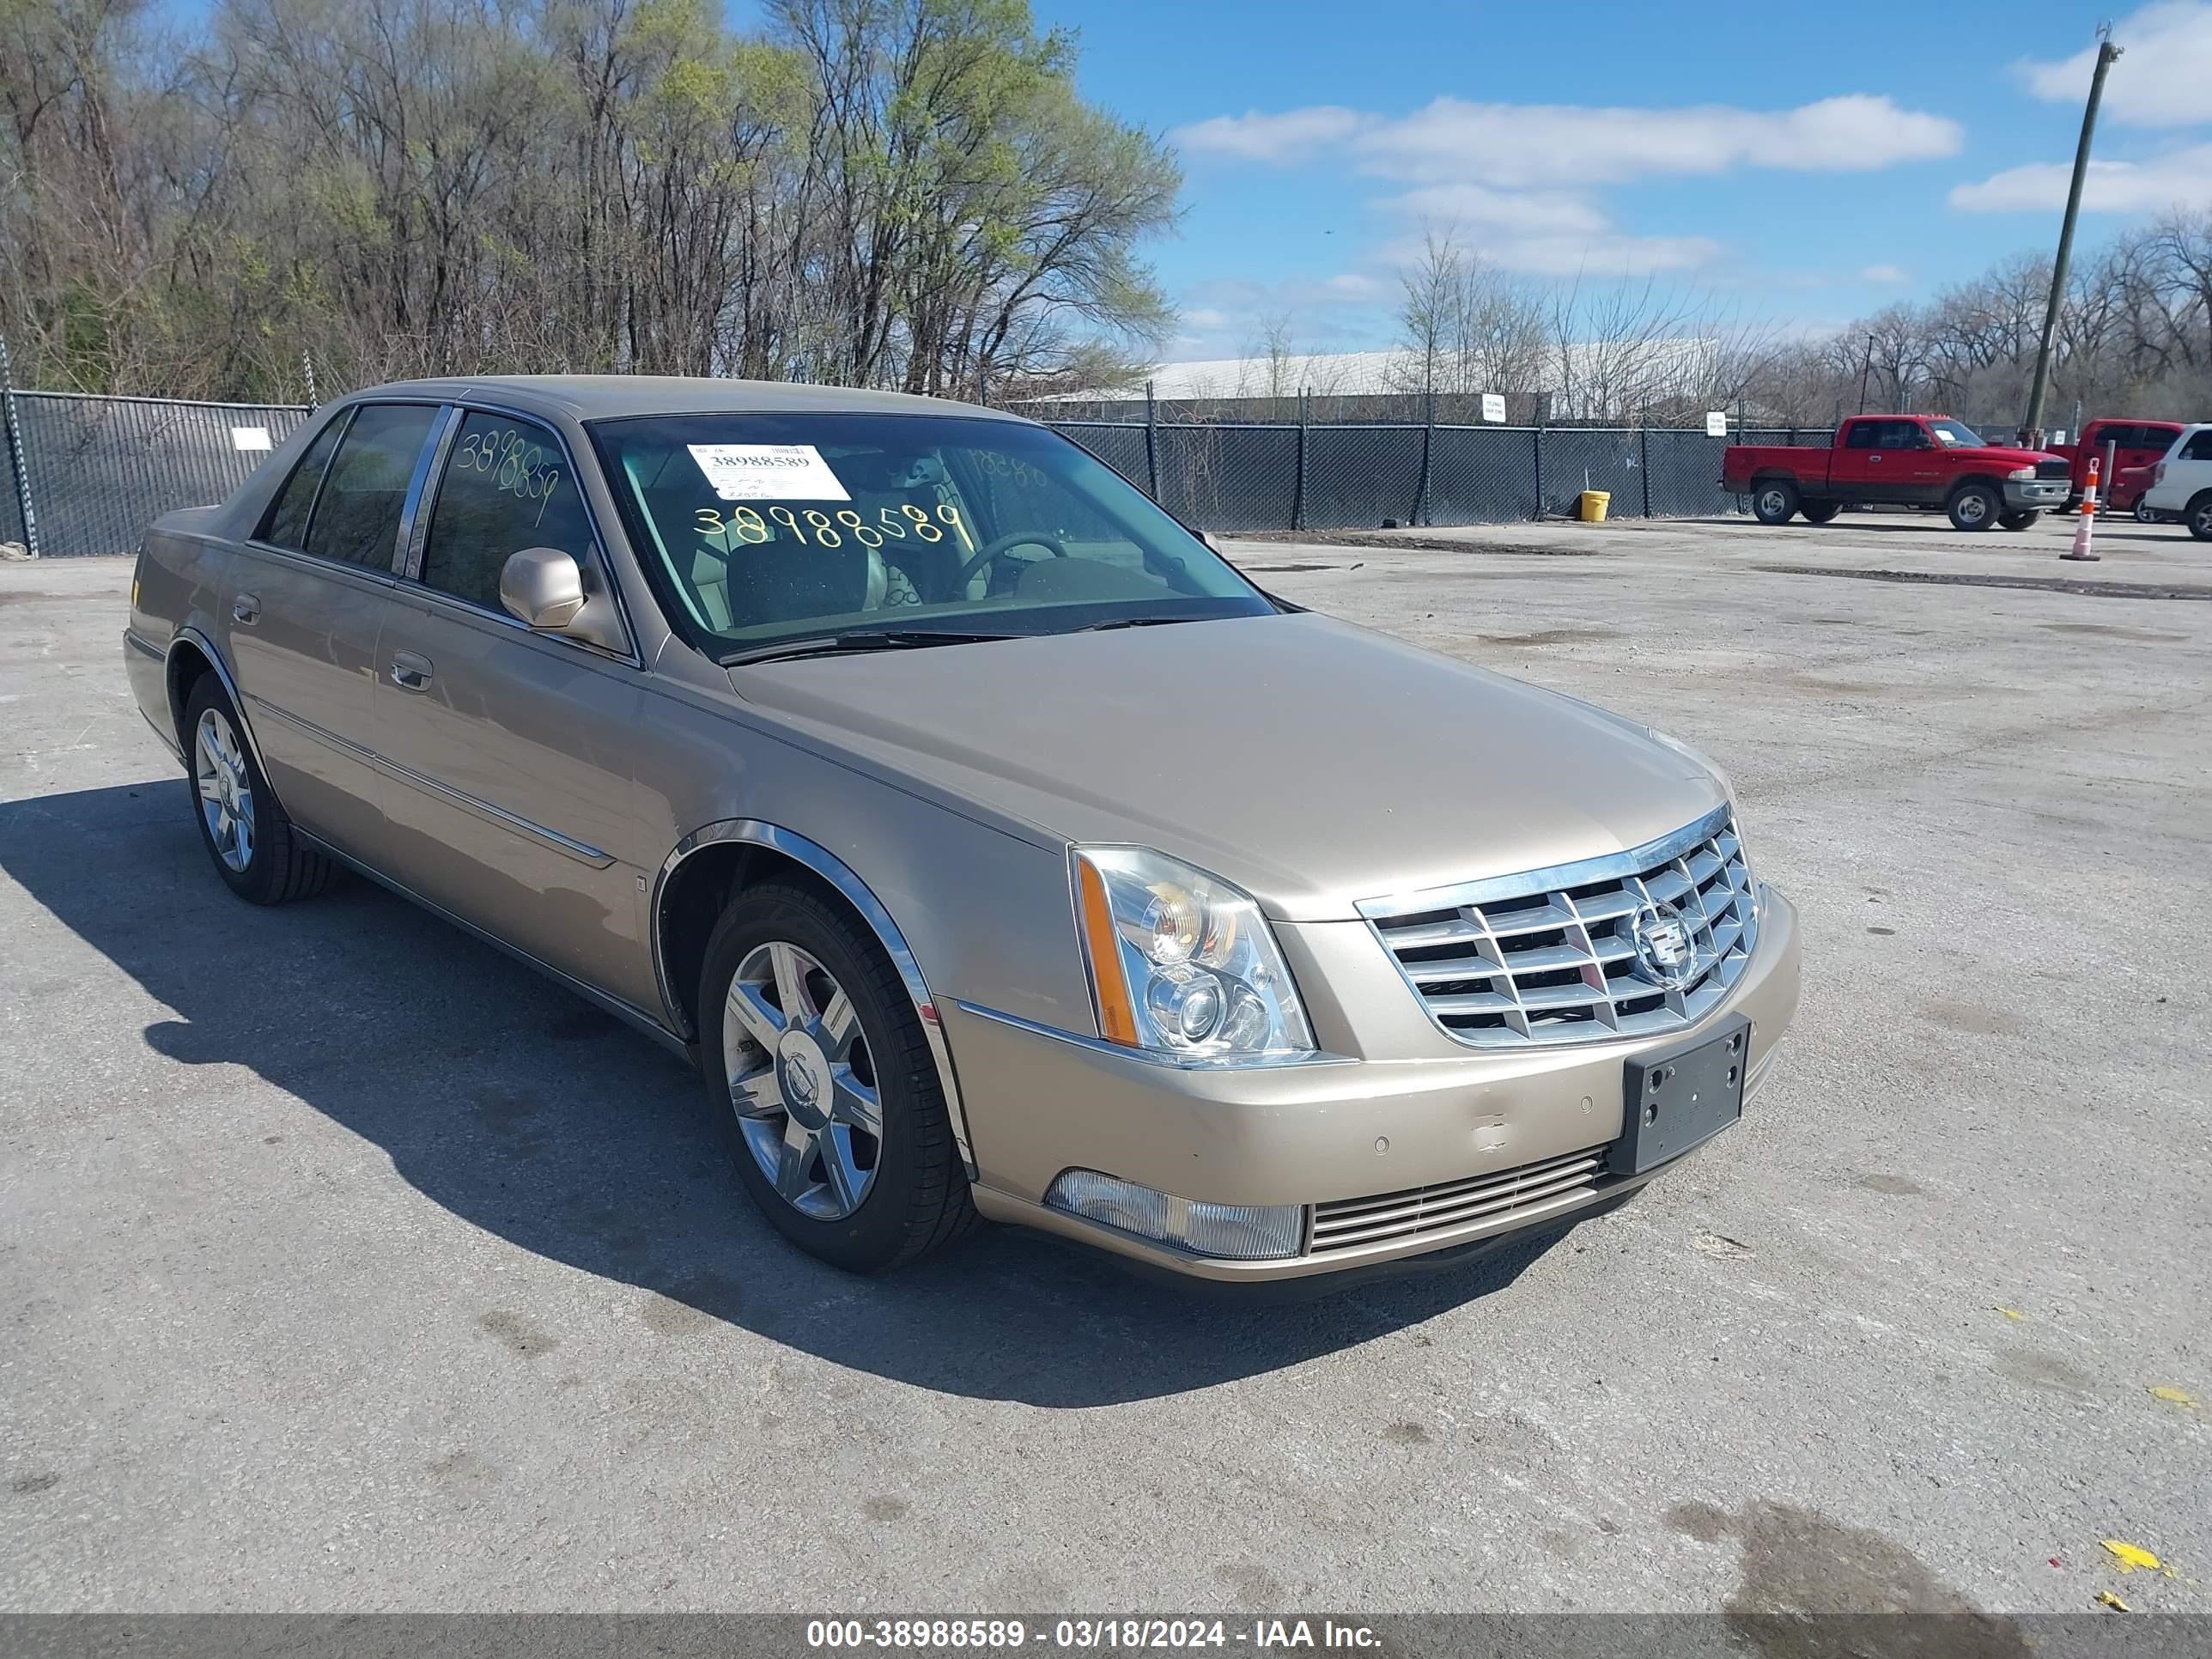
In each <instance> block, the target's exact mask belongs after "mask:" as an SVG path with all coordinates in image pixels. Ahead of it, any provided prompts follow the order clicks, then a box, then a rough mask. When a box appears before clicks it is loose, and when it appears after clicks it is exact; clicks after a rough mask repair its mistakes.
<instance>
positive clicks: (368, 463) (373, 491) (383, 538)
mask: <svg viewBox="0 0 2212 1659" xmlns="http://www.w3.org/2000/svg"><path fill="white" fill-rule="evenodd" d="M437 415H438V411H437V410H436V408H435V406H433V405H431V404H362V407H361V408H360V409H359V410H356V412H355V415H354V417H353V424H352V425H350V426H349V427H348V428H346V431H345V437H344V439H343V441H341V442H340V443H339V445H338V453H337V456H336V457H335V458H334V459H332V460H331V468H330V475H329V476H328V477H325V479H324V480H323V490H322V495H320V496H319V498H318V499H317V501H316V502H315V516H314V522H313V523H312V524H310V525H309V526H307V551H308V552H310V553H313V554H314V555H315V556H317V557H319V558H325V559H336V560H338V561H339V562H342V563H345V564H358V565H365V566H368V568H371V569H375V570H389V569H390V568H392V555H393V553H394V552H395V551H397V550H398V544H399V516H400V513H401V511H402V509H403V508H404V507H405V506H406V505H407V488H408V485H409V484H410V483H412V482H413V480H414V477H415V464H416V461H418V460H419V459H422V444H423V441H424V440H425V439H427V438H428V436H429V435H430V424H431V422H433V421H435V419H436V418H437Z"/></svg>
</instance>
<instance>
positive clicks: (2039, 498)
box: [2004, 478, 2074, 513]
mask: <svg viewBox="0 0 2212 1659" xmlns="http://www.w3.org/2000/svg"><path fill="white" fill-rule="evenodd" d="M2073 493H2074V485H2073V483H2072V482H2071V481H2070V480H2069V479H2065V478H2008V479H2006V480H2005V487H2004V504H2005V507H2006V510H2007V511H2008V512H2013V513H2042V512H2047V511H2049V510H2051V509H2052V508H2054V507H2063V506H2065V505H2066V502H2067V499H2068V497H2069V496H2070V495H2072V494H2073Z"/></svg>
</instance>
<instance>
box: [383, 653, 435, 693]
mask: <svg viewBox="0 0 2212 1659" xmlns="http://www.w3.org/2000/svg"><path fill="white" fill-rule="evenodd" d="M392 684H394V685H396V686H398V688H399V689H400V690H402V691H422V690H428V688H429V684H430V659H428V657H418V656H416V654H415V653H413V652H412V651H395V652H393V653H392Z"/></svg>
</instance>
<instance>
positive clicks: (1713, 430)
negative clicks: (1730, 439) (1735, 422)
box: [1705, 409, 1728, 438]
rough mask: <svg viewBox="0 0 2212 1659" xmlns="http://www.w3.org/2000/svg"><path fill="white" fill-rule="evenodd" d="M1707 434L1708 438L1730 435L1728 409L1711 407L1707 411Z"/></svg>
mask: <svg viewBox="0 0 2212 1659" xmlns="http://www.w3.org/2000/svg"><path fill="white" fill-rule="evenodd" d="M1705 436H1707V437H1708V438H1725V437H1727V436H1728V411H1727V410H1722V409H1709V410H1706V411H1705Z"/></svg>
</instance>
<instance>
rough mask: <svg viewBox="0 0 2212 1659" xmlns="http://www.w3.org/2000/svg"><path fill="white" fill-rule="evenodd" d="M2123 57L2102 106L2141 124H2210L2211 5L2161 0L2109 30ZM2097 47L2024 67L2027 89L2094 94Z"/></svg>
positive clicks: (2066, 96) (2050, 94)
mask: <svg viewBox="0 0 2212 1659" xmlns="http://www.w3.org/2000/svg"><path fill="white" fill-rule="evenodd" d="M2112 39H2113V40H2115V41H2117V42H2118V45H2119V46H2120V48H2121V57H2120V61H2119V62H2118V63H2117V64H2113V65H2112V70H2111V72H2110V73H2109V74H2108V75H2107V76H2106V80H2105V103H2104V112H2105V113H2106V115H2108V116H2110V117H2111V118H2112V119H2114V120H2117V121H2120V122H2124V123H2125V124H2126V125H2130V126H2137V127H2192V126H2198V125H2204V124H2206V123H2212V5H2208V4H2203V3H2201V0H2160V3H2159V4H2156V5H2149V6H2145V7H2144V8H2143V9H2142V10H2141V11H2138V12H2136V14H2135V15H2133V16H2132V17H2130V18H2129V19H2127V20H2126V21H2124V22H2123V23H2121V24H2120V25H2119V26H2118V27H2116V28H2115V29H2114V30H2113V31H2112ZM2096 61H2097V49H2096V47H2095V46H2084V47H2083V48H2082V49H2081V51H2080V52H2075V54H2074V55H2073V56H2072V57H2071V58H2061V59H2060V60H2059V61H2057V63H2027V64H2021V66H2020V69H2021V74H2022V75H2023V76H2025V77H2026V79H2027V88H2028V90H2029V91H2030V92H2032V93H2033V94H2035V95H2036V96H2037V97H2038V98H2042V99H2045V100H2049V101H2051V102H2052V103H2060V104H2074V105H2079V104H2080V103H2081V100H2083V99H2085V98H2086V97H2087V96H2088V94H2089V76H2090V73H2091V71H2092V70H2093V68H2094V66H2095V64H2096Z"/></svg>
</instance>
